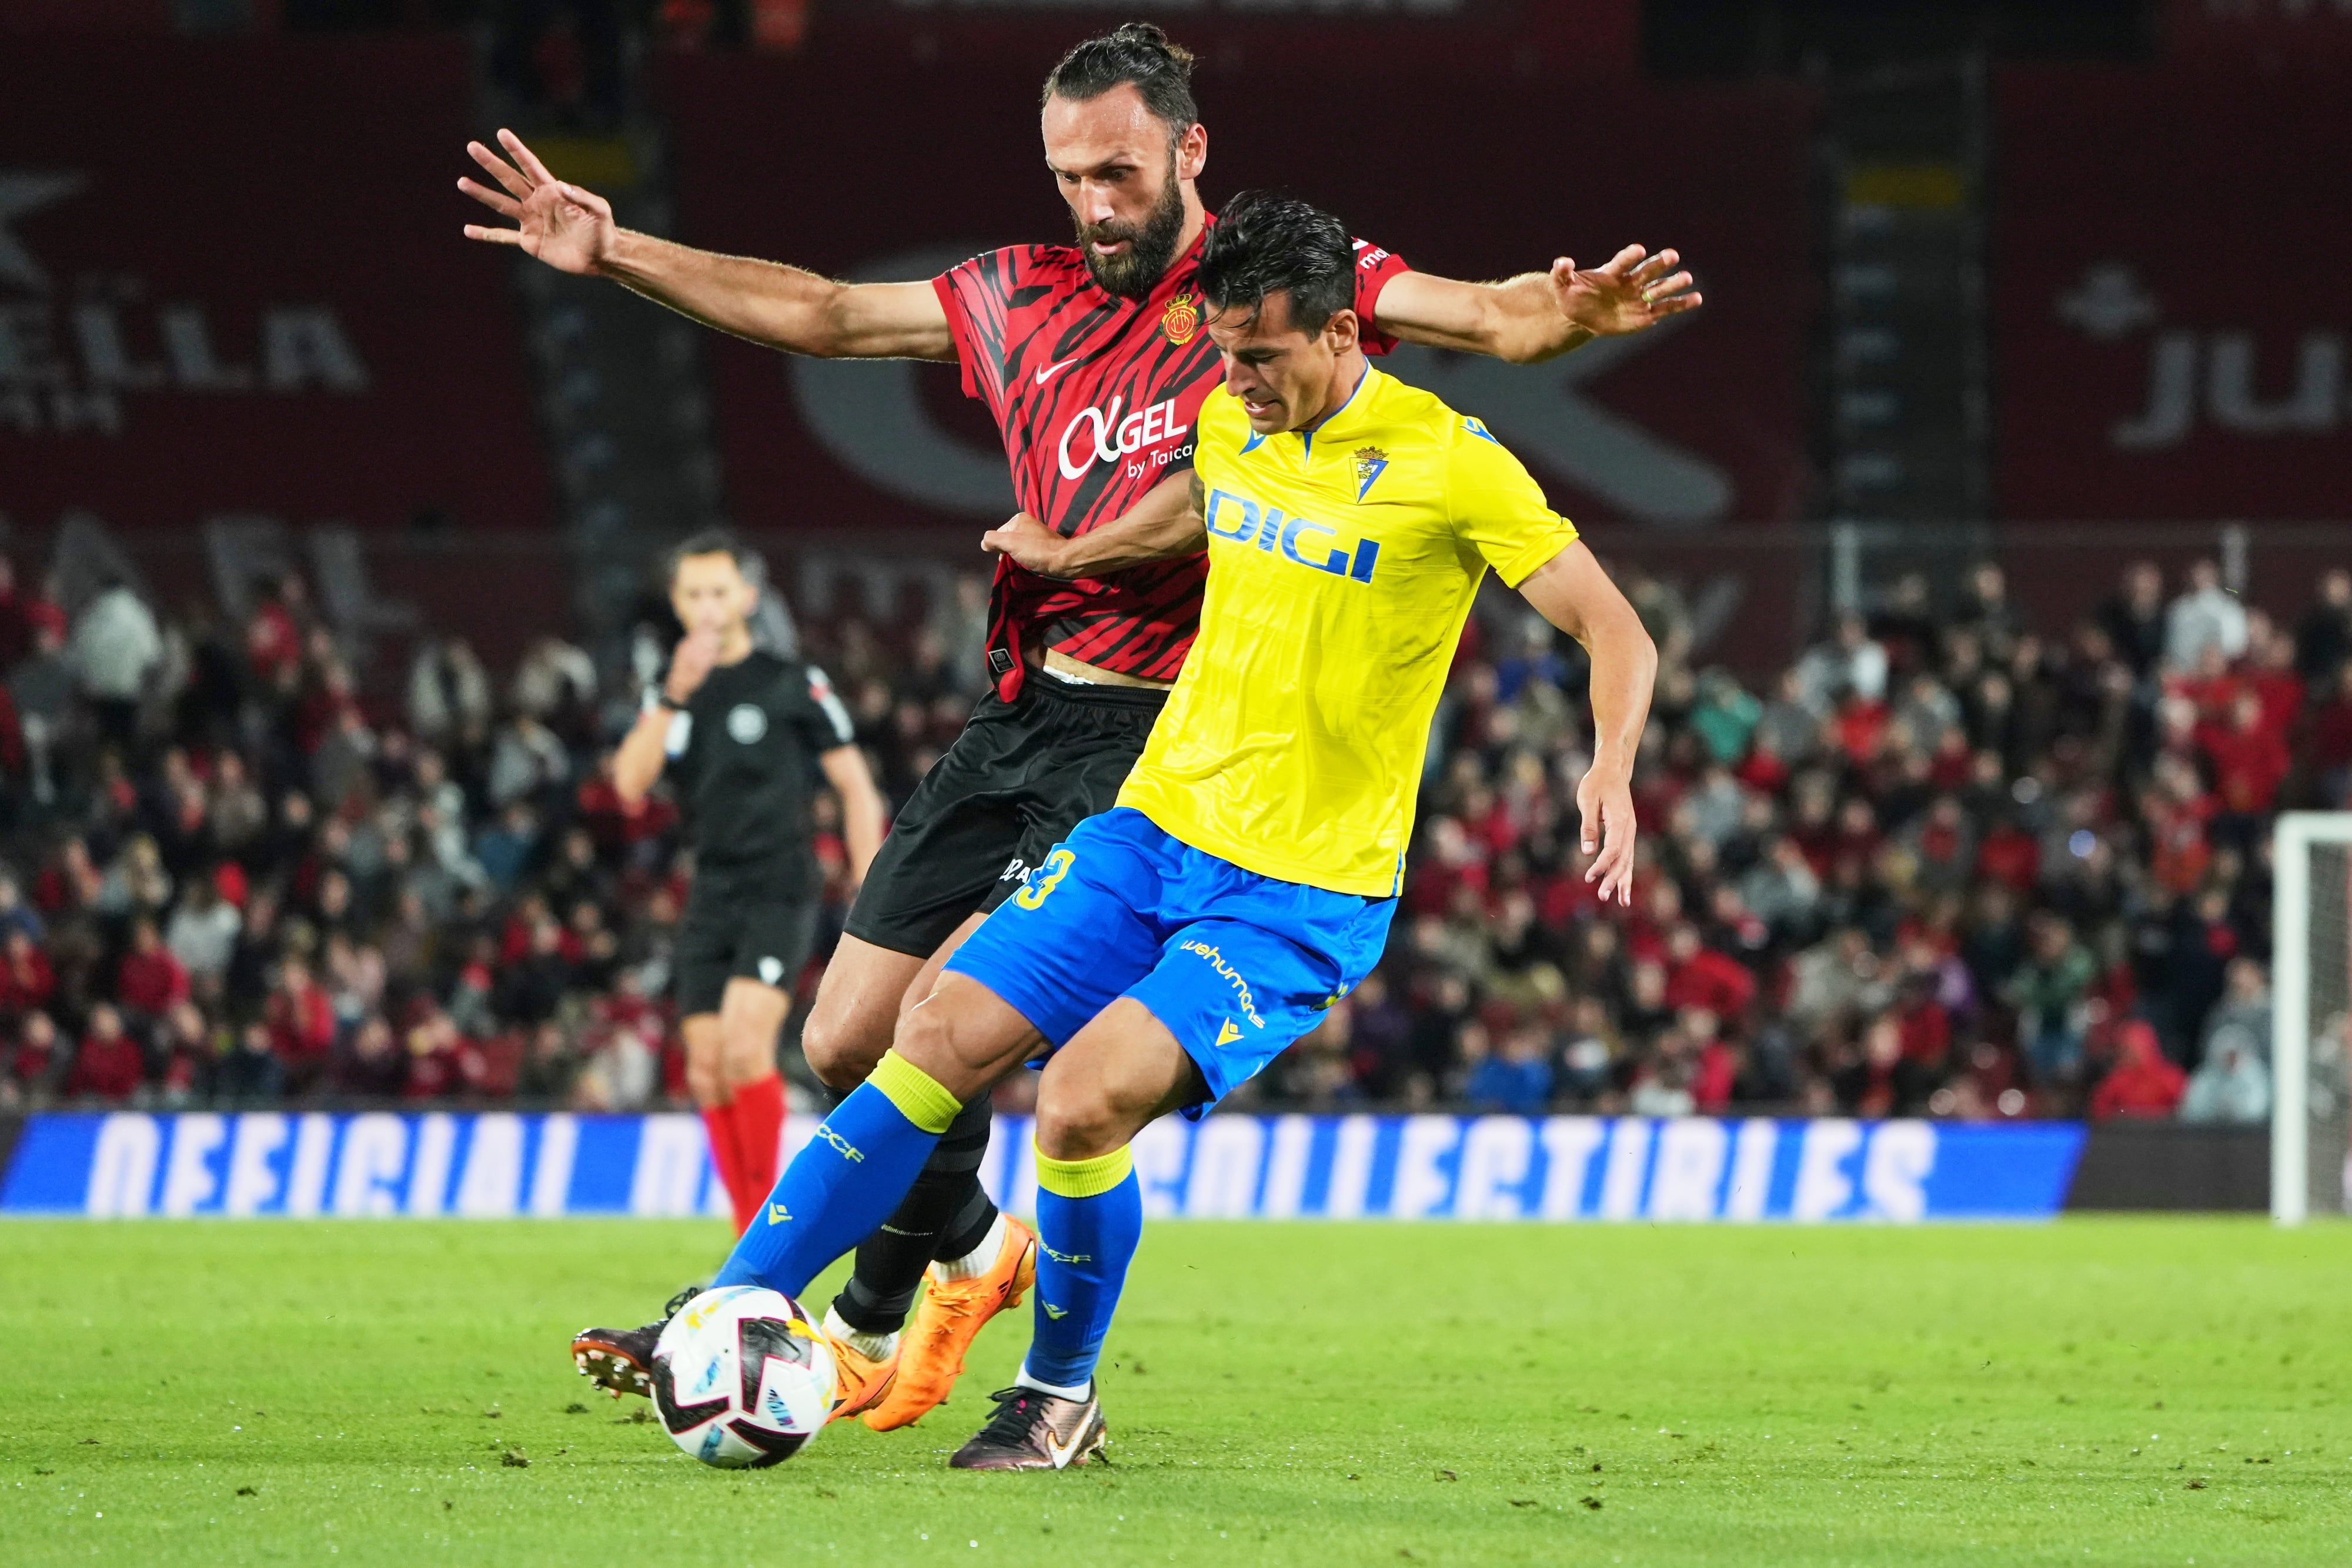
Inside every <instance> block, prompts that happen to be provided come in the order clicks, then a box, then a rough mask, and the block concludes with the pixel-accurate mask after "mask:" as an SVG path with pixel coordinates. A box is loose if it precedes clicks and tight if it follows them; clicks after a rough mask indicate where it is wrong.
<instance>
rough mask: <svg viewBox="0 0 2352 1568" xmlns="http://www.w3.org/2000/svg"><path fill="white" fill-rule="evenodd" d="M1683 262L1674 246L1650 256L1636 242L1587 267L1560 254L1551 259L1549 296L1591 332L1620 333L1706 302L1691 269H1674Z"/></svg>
mask: <svg viewBox="0 0 2352 1568" xmlns="http://www.w3.org/2000/svg"><path fill="white" fill-rule="evenodd" d="M1681 262H1682V257H1681V256H1680V255H1678V254H1677V253H1675V252H1674V251H1672V250H1662V251H1660V252H1658V254H1657V255H1655V256H1652V255H1650V254H1649V253H1648V252H1647V251H1645V250H1643V248H1642V247H1641V246H1638V245H1629V246H1626V247H1625V248H1624V249H1623V250H1621V251H1619V252H1618V253H1617V254H1616V255H1615V256H1612V258H1611V259H1610V262H1609V265H1608V266H1606V267H1600V268H1597V269H1594V270H1589V271H1588V270H1581V269H1580V268H1579V267H1577V265H1576V263H1575V262H1574V261H1573V260H1571V259H1570V258H1569V257H1567V256H1561V257H1560V258H1559V260H1558V261H1555V262H1553V263H1552V264H1551V292H1552V298H1553V299H1554V300H1555V301H1556V302H1557V303H1558V304H1559V312H1560V314H1561V315H1563V316H1565V317H1567V318H1568V319H1569V320H1570V322H1571V323H1573V324H1574V325H1576V326H1579V327H1581V328H1583V329H1585V330H1586V331H1588V332H1590V333H1591V334H1592V335H1593V336H1594V337H1596V338H1617V337H1622V336H1624V335H1625V334H1626V333H1628V332H1638V331H1640V330H1642V329H1643V328H1645V327H1654V326H1656V325H1657V324H1658V323H1659V322H1661V321H1663V320H1664V319H1666V318H1667V317H1669V316H1679V315H1681V314H1682V313H1683V312H1684V311H1685V310H1696V309H1697V308H1699V306H1700V305H1701V304H1702V303H1704V301H1703V300H1702V298H1701V297H1700V295H1699V292H1698V290H1697V289H1696V287H1693V286H1692V284H1691V275H1690V274H1689V273H1687V272H1683V271H1678V270H1676V269H1677V268H1678V267H1680V265H1681Z"/></svg>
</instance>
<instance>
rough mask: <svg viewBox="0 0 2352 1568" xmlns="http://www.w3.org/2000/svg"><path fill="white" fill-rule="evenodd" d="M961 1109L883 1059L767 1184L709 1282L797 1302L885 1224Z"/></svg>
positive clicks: (924, 1080)
mask: <svg viewBox="0 0 2352 1568" xmlns="http://www.w3.org/2000/svg"><path fill="white" fill-rule="evenodd" d="M960 1109H961V1106H960V1105H958V1104H957V1103H956V1097H955V1096H954V1095H953V1094H950V1093H949V1092H948V1091H947V1090H946V1089H945V1088H944V1087H942V1086H941V1085H940V1082H939V1080H937V1079H935V1078H933V1077H932V1076H931V1075H930V1074H929V1073H928V1072H925V1071H923V1070H922V1069H921V1068H919V1067H917V1066H916V1065H915V1064H914V1063H913V1062H910V1061H908V1060H907V1059H906V1058H905V1057H903V1056H900V1055H899V1054H898V1052H897V1051H885V1052H884V1053H883V1056H882V1060H881V1061H880V1063H879V1064H877V1066H876V1067H875V1069H874V1073H873V1076H872V1077H870V1078H868V1079H866V1082H864V1083H861V1084H859V1085H858V1086H857V1088H856V1090H855V1091H853V1092H851V1093H850V1095H849V1096H848V1098H846V1099H845V1100H843V1101H842V1103H840V1104H839V1105H837V1106H835V1107H834V1110H833V1113H832V1114H831V1115H829V1116H827V1117H826V1118H825V1119H824V1125H822V1126H820V1127H819V1128H818V1129H817V1132H816V1136H815V1137H814V1138H811V1139H810V1140H809V1141H808V1145H807V1146H806V1147H805V1148H803V1149H802V1150H801V1152H800V1153H799V1154H797V1155H793V1163H792V1164H791V1165H789V1166H785V1167H784V1174H783V1175H782V1176H778V1177H777V1178H776V1186H775V1190H774V1191H773V1192H771V1193H770V1194H769V1195H768V1202H767V1205H766V1207H763V1208H762V1209H761V1211H760V1217H759V1218H757V1219H754V1220H753V1221H751V1229H749V1230H746V1231H745V1232H744V1233H743V1238H742V1239H741V1240H740V1241H738V1242H736V1243H735V1250H734V1251H732V1252H730V1253H729V1254H728V1255H727V1261H726V1263H725V1265H724V1266H722V1267H721V1268H720V1269H719V1274H718V1277H717V1278H716V1279H714V1280H712V1281H711V1283H712V1284H714V1285H764V1286H766V1287H767V1288H768V1289H769V1290H771V1291H782V1292H783V1293H784V1294H785V1295H787V1296H792V1297H794V1298H797V1297H798V1296H799V1295H800V1293H801V1292H802V1291H805V1290H807V1289H808V1284H809V1281H811V1280H814V1279H815V1278H816V1277H817V1276H818V1275H819V1274H821V1273H823V1272H824V1270H825V1266H826V1265H827V1264H829V1263H831V1262H832V1261H833V1260H835V1259H836V1258H838V1257H840V1256H841V1255H842V1254H843V1253H845V1252H846V1251H848V1250H849V1249H851V1248H853V1247H855V1246H856V1245H857V1244H858V1243H859V1242H861V1241H863V1240H865V1239H866V1238H867V1237H868V1236H871V1235H872V1234H874V1229H875V1227H877V1226H878V1225H880V1224H881V1223H882V1222H883V1221H884V1220H886V1219H887V1218H890V1213H891V1211H892V1210H893V1209H895V1208H897V1207H898V1203H899V1200H900V1199H902V1198H904V1197H906V1196H907V1189H908V1187H909V1186H913V1185H914V1181H915V1177H916V1176H917V1175H919V1173H920V1172H921V1170H922V1168H923V1162H925V1161H926V1160H928V1159H929V1158H930V1157H931V1149H932V1147H933V1146H934V1145H937V1144H938V1143H939V1141H940V1134H941V1133H943V1132H945V1131H947V1128H948V1124H949V1123H950V1122H952V1121H954V1120H955V1116H956V1113H957V1111H959V1110H960Z"/></svg>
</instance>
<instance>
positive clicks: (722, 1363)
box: [653, 1285, 834, 1470]
mask: <svg viewBox="0 0 2352 1568" xmlns="http://www.w3.org/2000/svg"><path fill="white" fill-rule="evenodd" d="M833 1383H834V1371H833V1352H832V1351H831V1350H830V1349H829V1348H828V1347H827V1346H826V1344H825V1343H824V1339H823V1338H822V1337H821V1336H820V1335H819V1334H818V1333H817V1331H816V1328H815V1325H814V1323H813V1322H811V1321H810V1318H809V1315H808V1313H807V1312H806V1311H805V1310H804V1309H803V1307H802V1306H801V1304H800V1303H799V1302H798V1301H793V1299H792V1298H791V1297H790V1296H786V1295H782V1294H779V1293H778V1292H776V1291H763V1290H761V1289H760V1288H759V1287H758V1286H756V1285H726V1286H722V1287H720V1288H719V1289H718V1290H715V1291H703V1292H702V1294H700V1295H698V1296H697V1297H695V1298H694V1300H693V1301H689V1302H688V1303H687V1305H686V1308H685V1310H684V1311H682V1312H679V1313H678V1314H677V1316H676V1317H674V1318H672V1319H670V1321H669V1322H668V1324H667V1326H666V1327H664V1328H663V1330H662V1332H661V1339H660V1340H659V1342H657V1343H656V1344H655V1346H654V1375H653V1385H654V1403H655V1405H656V1406H659V1408H660V1410H661V1418H662V1425H663V1426H664V1427H667V1429H668V1431H669V1435H670V1440H671V1441H672V1442H675V1443H676V1444H677V1446H678V1447H679V1448H683V1449H685V1450H686V1451H687V1452H688V1453H689V1454H692V1455H693V1456H694V1457H695V1458H698V1459H700V1460H701V1461H702V1462H703V1463H704V1464H706V1465H716V1466H718V1467H719V1469H727V1470H741V1469H757V1468H759V1467H760V1466H761V1465H773V1464H780V1463H782V1461H783V1460H785V1459H789V1458H792V1457H793V1455H794V1454H796V1453H798V1452H799V1451H800V1448H801V1445H802V1444H803V1443H805V1442H807V1441H808V1440H809V1439H810V1438H811V1437H815V1436H816V1434H817V1428H818V1427H823V1426H824V1421H825V1416H827V1415H828V1414H829V1413H830V1412H831V1411H832V1409H833Z"/></svg>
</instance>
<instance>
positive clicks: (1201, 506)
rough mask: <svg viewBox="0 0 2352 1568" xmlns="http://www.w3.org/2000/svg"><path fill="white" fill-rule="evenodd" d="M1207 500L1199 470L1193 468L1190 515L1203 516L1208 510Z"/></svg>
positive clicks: (1207, 495)
mask: <svg viewBox="0 0 2352 1568" xmlns="http://www.w3.org/2000/svg"><path fill="white" fill-rule="evenodd" d="M1208 501H1209V493H1208V492H1207V491H1206V490H1204V489H1202V487H1201V475H1200V471H1199V470H1197V469H1195V470H1194V471H1193V474H1192V515H1193V516H1194V517H1201V516H1204V515H1205V514H1206V512H1207V510H1208Z"/></svg>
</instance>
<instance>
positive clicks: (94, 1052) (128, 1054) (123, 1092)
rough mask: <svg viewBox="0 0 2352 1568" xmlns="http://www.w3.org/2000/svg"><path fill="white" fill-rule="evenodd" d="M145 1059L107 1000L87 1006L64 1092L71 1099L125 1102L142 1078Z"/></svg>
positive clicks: (137, 1089)
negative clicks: (86, 1024) (86, 1026)
mask: <svg viewBox="0 0 2352 1568" xmlns="http://www.w3.org/2000/svg"><path fill="white" fill-rule="evenodd" d="M146 1071H147V1062H146V1059H145V1057H144V1056H142V1054H141V1052H140V1050H139V1042H138V1041H137V1040H133V1039H131V1036H130V1035H128V1034H126V1033H124V1032H123V1028H122V1015H121V1013H120V1012H119V1011H117V1010H116V1009H115V1008H114V1006H113V1004H112V1003H110V1002H100V1003H99V1004H98V1005H97V1006H96V1007H94V1008H92V1009H89V1032H87V1033H86V1034H84V1035H83V1036H82V1037H81V1044H80V1045H79V1047H77V1048H76V1049H75V1051H74V1061H73V1071H71V1072H70V1073H68V1075H67V1077H66V1093H67V1094H68V1096H69V1097H71V1098H74V1099H78V1100H79V1099H90V1100H105V1101H109V1102H111V1103H115V1104H118V1105H121V1104H127V1103H129V1102H130V1099H131V1095H133V1094H135V1093H137V1092H138V1091H139V1086H140V1083H141V1082H142V1080H143V1079H144V1078H145V1076H146Z"/></svg>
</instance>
